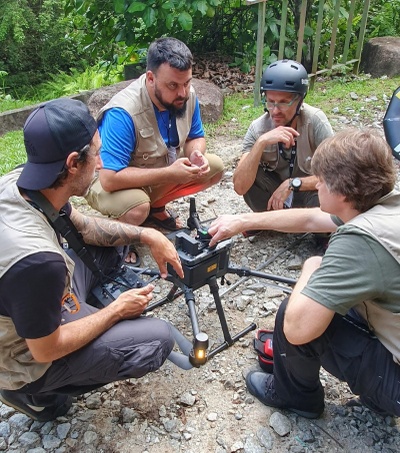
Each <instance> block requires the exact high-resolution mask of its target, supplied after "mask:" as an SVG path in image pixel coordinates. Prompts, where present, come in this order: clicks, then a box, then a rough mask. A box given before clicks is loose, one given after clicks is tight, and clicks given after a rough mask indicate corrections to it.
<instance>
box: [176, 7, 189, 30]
mask: <svg viewBox="0 0 400 453" xmlns="http://www.w3.org/2000/svg"><path fill="white" fill-rule="evenodd" d="M178 22H179V24H180V26H181V27H182V29H183V30H185V31H189V30H191V29H192V27H193V19H192V16H191V15H190V14H189V13H187V12H186V11H184V12H183V13H180V14H179V16H178Z"/></svg>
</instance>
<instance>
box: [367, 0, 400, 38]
mask: <svg viewBox="0 0 400 453" xmlns="http://www.w3.org/2000/svg"><path fill="white" fill-rule="evenodd" d="M367 34H368V37H369V38H376V37H379V36H400V0H390V1H387V0H372V2H371V7H370V10H369V18H368V24H367Z"/></svg>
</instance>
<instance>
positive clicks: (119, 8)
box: [114, 0, 125, 14]
mask: <svg viewBox="0 0 400 453" xmlns="http://www.w3.org/2000/svg"><path fill="white" fill-rule="evenodd" d="M114 11H115V12H116V13H117V14H123V12H124V11H125V0H114Z"/></svg>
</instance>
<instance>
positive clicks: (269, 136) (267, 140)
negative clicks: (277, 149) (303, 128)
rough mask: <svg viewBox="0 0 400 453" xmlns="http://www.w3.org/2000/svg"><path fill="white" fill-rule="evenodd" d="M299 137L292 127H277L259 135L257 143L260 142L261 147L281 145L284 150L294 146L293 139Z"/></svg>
mask: <svg viewBox="0 0 400 453" xmlns="http://www.w3.org/2000/svg"><path fill="white" fill-rule="evenodd" d="M299 135H300V134H299V133H298V132H297V131H296V129H293V128H292V127H287V126H278V127H276V128H274V129H272V130H270V131H268V132H265V133H264V134H262V135H260V137H259V138H258V140H257V141H259V142H261V143H262V144H263V146H266V145H274V144H275V143H283V145H284V147H285V148H291V147H292V146H294V144H295V138H296V137H298V136H299Z"/></svg>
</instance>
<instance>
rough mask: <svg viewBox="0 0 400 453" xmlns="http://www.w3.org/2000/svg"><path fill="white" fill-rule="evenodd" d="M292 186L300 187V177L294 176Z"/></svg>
mask: <svg viewBox="0 0 400 453" xmlns="http://www.w3.org/2000/svg"><path fill="white" fill-rule="evenodd" d="M292 187H293V188H294V189H300V187H301V179H300V178H294V179H293V181H292Z"/></svg>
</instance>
